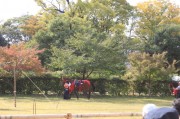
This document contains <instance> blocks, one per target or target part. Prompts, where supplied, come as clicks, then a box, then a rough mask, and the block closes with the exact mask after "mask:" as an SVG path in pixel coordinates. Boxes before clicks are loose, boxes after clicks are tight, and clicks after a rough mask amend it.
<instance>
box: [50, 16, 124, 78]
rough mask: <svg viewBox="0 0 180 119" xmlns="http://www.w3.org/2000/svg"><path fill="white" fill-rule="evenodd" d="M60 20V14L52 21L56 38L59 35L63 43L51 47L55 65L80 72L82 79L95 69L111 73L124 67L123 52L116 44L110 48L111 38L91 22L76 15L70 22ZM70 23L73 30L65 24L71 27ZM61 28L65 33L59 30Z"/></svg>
mask: <svg viewBox="0 0 180 119" xmlns="http://www.w3.org/2000/svg"><path fill="white" fill-rule="evenodd" d="M61 19H62V17H59V19H56V20H55V21H54V22H52V24H51V26H52V27H51V29H52V30H53V31H54V32H53V33H54V35H55V37H53V38H56V37H57V38H59V42H60V44H59V45H58V47H57V48H56V47H53V50H52V51H53V52H52V55H53V56H52V58H51V61H52V62H51V66H52V67H54V68H55V69H61V70H63V71H64V72H71V74H80V75H79V76H82V78H83V79H84V78H88V77H89V76H90V74H92V73H93V72H94V71H96V72H97V71H99V72H104V71H109V72H111V74H112V73H114V72H116V71H117V70H119V69H121V67H122V66H123V62H122V61H123V60H121V58H122V59H123V57H124V56H123V53H121V54H120V52H119V50H117V49H116V48H117V47H116V46H113V47H111V46H112V45H113V44H112V43H111V39H108V38H107V37H106V36H105V35H104V34H103V33H102V34H101V33H99V32H97V30H96V29H94V28H91V22H89V21H86V20H84V19H81V18H78V17H76V18H75V17H74V19H73V21H72V22H71V23H69V22H67V23H66V22H65V20H61ZM57 23H59V24H57ZM80 23H81V24H80ZM62 24H63V25H62ZM68 24H72V26H71V29H70V28H69V27H64V26H69V25H68ZM61 27H63V29H61ZM57 28H58V30H57ZM59 29H61V30H62V32H59V31H61V30H59ZM56 30H57V32H56ZM63 32H65V33H66V34H68V33H69V35H65V33H63ZM61 33H62V35H61ZM58 36H59V37H58ZM60 36H61V37H60ZM51 41H52V40H51ZM116 43H117V42H116ZM53 46H54V45H53ZM118 73H119V72H118Z"/></svg>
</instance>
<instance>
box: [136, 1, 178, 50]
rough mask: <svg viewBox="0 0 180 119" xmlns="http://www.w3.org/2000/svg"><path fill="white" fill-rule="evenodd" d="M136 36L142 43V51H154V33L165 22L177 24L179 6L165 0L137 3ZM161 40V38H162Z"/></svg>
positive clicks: (165, 23)
mask: <svg viewBox="0 0 180 119" xmlns="http://www.w3.org/2000/svg"><path fill="white" fill-rule="evenodd" d="M137 10H138V17H139V21H138V25H137V29H136V34H137V36H138V37H139V38H140V39H141V41H142V42H143V43H144V51H145V52H149V53H154V52H156V50H157V49H156V46H155V44H154V42H155V35H156V33H157V32H158V30H159V28H161V27H162V26H164V25H167V24H177V25H178V24H179V23H180V21H179V19H180V18H179V13H180V10H179V7H178V6H177V5H175V4H173V3H171V2H169V1H166V0H158V1H148V2H143V3H140V4H138V5H137ZM162 40H163V39H162Z"/></svg>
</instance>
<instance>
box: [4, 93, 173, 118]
mask: <svg viewBox="0 0 180 119" xmlns="http://www.w3.org/2000/svg"><path fill="white" fill-rule="evenodd" d="M173 99H174V98H173V97H169V98H167V97H166V98H165V97H159V98H148V97H110V96H102V97H100V96H96V97H92V98H91V99H90V100H87V99H86V98H80V99H79V100H77V99H76V98H72V99H71V100H63V99H62V97H48V98H45V97H42V96H33V97H27V96H17V99H16V107H14V102H15V101H14V97H13V96H1V97H0V104H1V106H0V114H1V115H13V114H33V111H35V110H33V108H35V107H36V114H67V113H72V114H88V113H118V112H141V111H142V108H143V106H144V104H147V103H154V104H156V105H158V106H171V102H172V100H173ZM33 105H36V106H33ZM118 118H119V119H141V117H118ZM118 118H117V117H116V119H118ZM88 119H94V118H88ZM95 119H103V118H95ZM105 119H115V118H105Z"/></svg>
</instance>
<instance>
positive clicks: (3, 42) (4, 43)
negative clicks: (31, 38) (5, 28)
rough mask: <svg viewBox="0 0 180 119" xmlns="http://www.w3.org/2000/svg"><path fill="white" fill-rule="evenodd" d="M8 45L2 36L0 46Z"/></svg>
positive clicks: (0, 36)
mask: <svg viewBox="0 0 180 119" xmlns="http://www.w3.org/2000/svg"><path fill="white" fill-rule="evenodd" d="M7 44H8V43H7V41H6V40H5V39H4V38H3V37H2V35H1V34H0V46H6V45H7Z"/></svg>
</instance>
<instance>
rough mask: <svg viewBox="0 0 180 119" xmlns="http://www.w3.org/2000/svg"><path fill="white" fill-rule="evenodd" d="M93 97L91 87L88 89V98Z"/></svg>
mask: <svg viewBox="0 0 180 119" xmlns="http://www.w3.org/2000/svg"><path fill="white" fill-rule="evenodd" d="M90 98H91V89H89V90H88V99H90Z"/></svg>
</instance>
